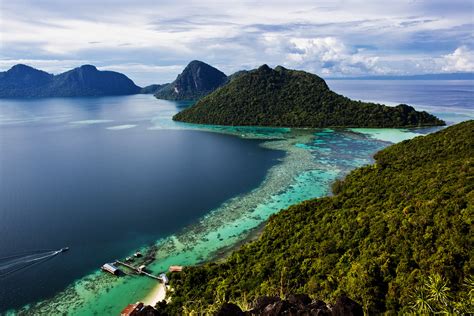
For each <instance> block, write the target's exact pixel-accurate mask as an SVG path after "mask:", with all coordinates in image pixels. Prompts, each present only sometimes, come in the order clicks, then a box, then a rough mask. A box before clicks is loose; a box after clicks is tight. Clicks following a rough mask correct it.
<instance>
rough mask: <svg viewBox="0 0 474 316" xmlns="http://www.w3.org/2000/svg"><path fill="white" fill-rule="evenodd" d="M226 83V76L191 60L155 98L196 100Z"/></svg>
mask: <svg viewBox="0 0 474 316" xmlns="http://www.w3.org/2000/svg"><path fill="white" fill-rule="evenodd" d="M226 81H227V76H226V75H225V74H224V73H223V72H222V71H220V70H218V69H216V68H214V67H212V66H210V65H208V64H206V63H203V62H202V61H198V60H193V61H192V62H190V63H189V64H188V65H187V66H186V68H184V70H183V72H182V73H181V74H179V75H178V77H177V78H176V80H175V81H173V82H172V83H170V84H167V85H166V86H164V87H162V88H161V89H160V90H158V92H156V94H155V97H157V98H158V99H166V100H197V99H199V98H201V97H203V96H205V95H207V94H209V93H211V92H212V91H214V90H215V89H217V88H218V87H220V86H221V85H223V84H224V83H225V82H226Z"/></svg>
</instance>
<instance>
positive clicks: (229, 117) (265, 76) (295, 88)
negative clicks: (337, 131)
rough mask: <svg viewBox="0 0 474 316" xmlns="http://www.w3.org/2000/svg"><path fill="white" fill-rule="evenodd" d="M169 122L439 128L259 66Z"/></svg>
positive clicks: (404, 109)
mask: <svg viewBox="0 0 474 316" xmlns="http://www.w3.org/2000/svg"><path fill="white" fill-rule="evenodd" d="M173 120H176V121H182V122H187V123H197V124H213V125H233V126H277V127H311V128H320V127H417V126H434V125H444V124H445V123H444V122H443V121H442V120H440V119H438V118H436V117H435V116H433V115H431V114H429V113H427V112H419V111H416V110H415V109H414V108H413V107H411V106H408V105H406V104H400V105H398V106H395V107H390V106H385V105H381V104H375V103H368V102H361V101H353V100H351V99H349V98H346V97H344V96H342V95H339V94H337V93H335V92H333V91H331V90H330V89H329V87H328V85H327V84H326V82H325V81H324V80H323V79H322V78H320V77H318V76H317V75H314V74H311V73H308V72H305V71H298V70H289V69H286V68H284V67H282V66H278V67H276V68H275V69H272V68H270V67H268V66H267V65H263V66H261V67H259V68H258V69H256V70H253V71H248V72H240V73H238V74H237V75H235V76H232V80H228V82H227V83H226V84H225V85H223V86H221V87H220V88H218V89H217V90H215V91H214V92H212V93H210V94H209V95H207V96H205V97H203V98H201V99H200V100H199V101H197V102H196V103H195V104H194V105H193V106H191V107H189V108H186V109H184V110H183V111H181V112H179V113H178V114H176V115H175V116H174V117H173Z"/></svg>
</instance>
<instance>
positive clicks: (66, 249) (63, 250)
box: [59, 247, 69, 252]
mask: <svg viewBox="0 0 474 316" xmlns="http://www.w3.org/2000/svg"><path fill="white" fill-rule="evenodd" d="M68 250H69V247H64V248H61V250H59V252H66V251H68Z"/></svg>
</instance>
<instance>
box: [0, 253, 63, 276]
mask: <svg viewBox="0 0 474 316" xmlns="http://www.w3.org/2000/svg"><path fill="white" fill-rule="evenodd" d="M64 249H66V248H63V249H59V250H37V251H30V252H26V253H21V254H16V255H12V256H8V257H3V258H0V278H2V277H5V276H7V275H9V274H12V273H14V272H17V271H20V270H23V269H25V268H28V267H31V266H32V265H35V264H38V263H41V262H44V261H46V260H49V259H51V258H53V257H54V256H56V255H58V254H59V253H61V252H64V251H65V250H64Z"/></svg>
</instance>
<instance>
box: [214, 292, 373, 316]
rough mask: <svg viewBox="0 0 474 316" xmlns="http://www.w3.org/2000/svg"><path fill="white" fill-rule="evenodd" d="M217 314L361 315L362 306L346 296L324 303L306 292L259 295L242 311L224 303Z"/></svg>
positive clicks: (227, 315) (262, 315)
mask: <svg viewBox="0 0 474 316" xmlns="http://www.w3.org/2000/svg"><path fill="white" fill-rule="evenodd" d="M216 315H217V316H224V315H226V316H242V315H261V316H279V315H288V316H296V315H298V316H305V315H307V316H310V315H319V316H326V315H327V316H342V315H347V316H359V315H360V316H362V315H364V312H363V310H362V306H360V305H359V304H358V303H357V302H354V301H353V300H351V299H350V298H348V297H347V296H341V297H339V298H338V299H337V300H336V303H335V304H333V305H332V304H326V303H325V302H323V301H318V300H311V298H310V297H309V296H308V295H306V294H296V295H289V296H288V297H287V298H286V299H285V300H281V299H280V298H279V297H268V296H265V297H260V298H258V299H257V300H256V301H255V303H254V304H253V307H252V309H250V310H248V311H242V310H241V309H240V307H238V306H237V305H235V304H231V303H224V304H223V305H222V307H221V308H220V309H219V310H218V311H217V313H216Z"/></svg>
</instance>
